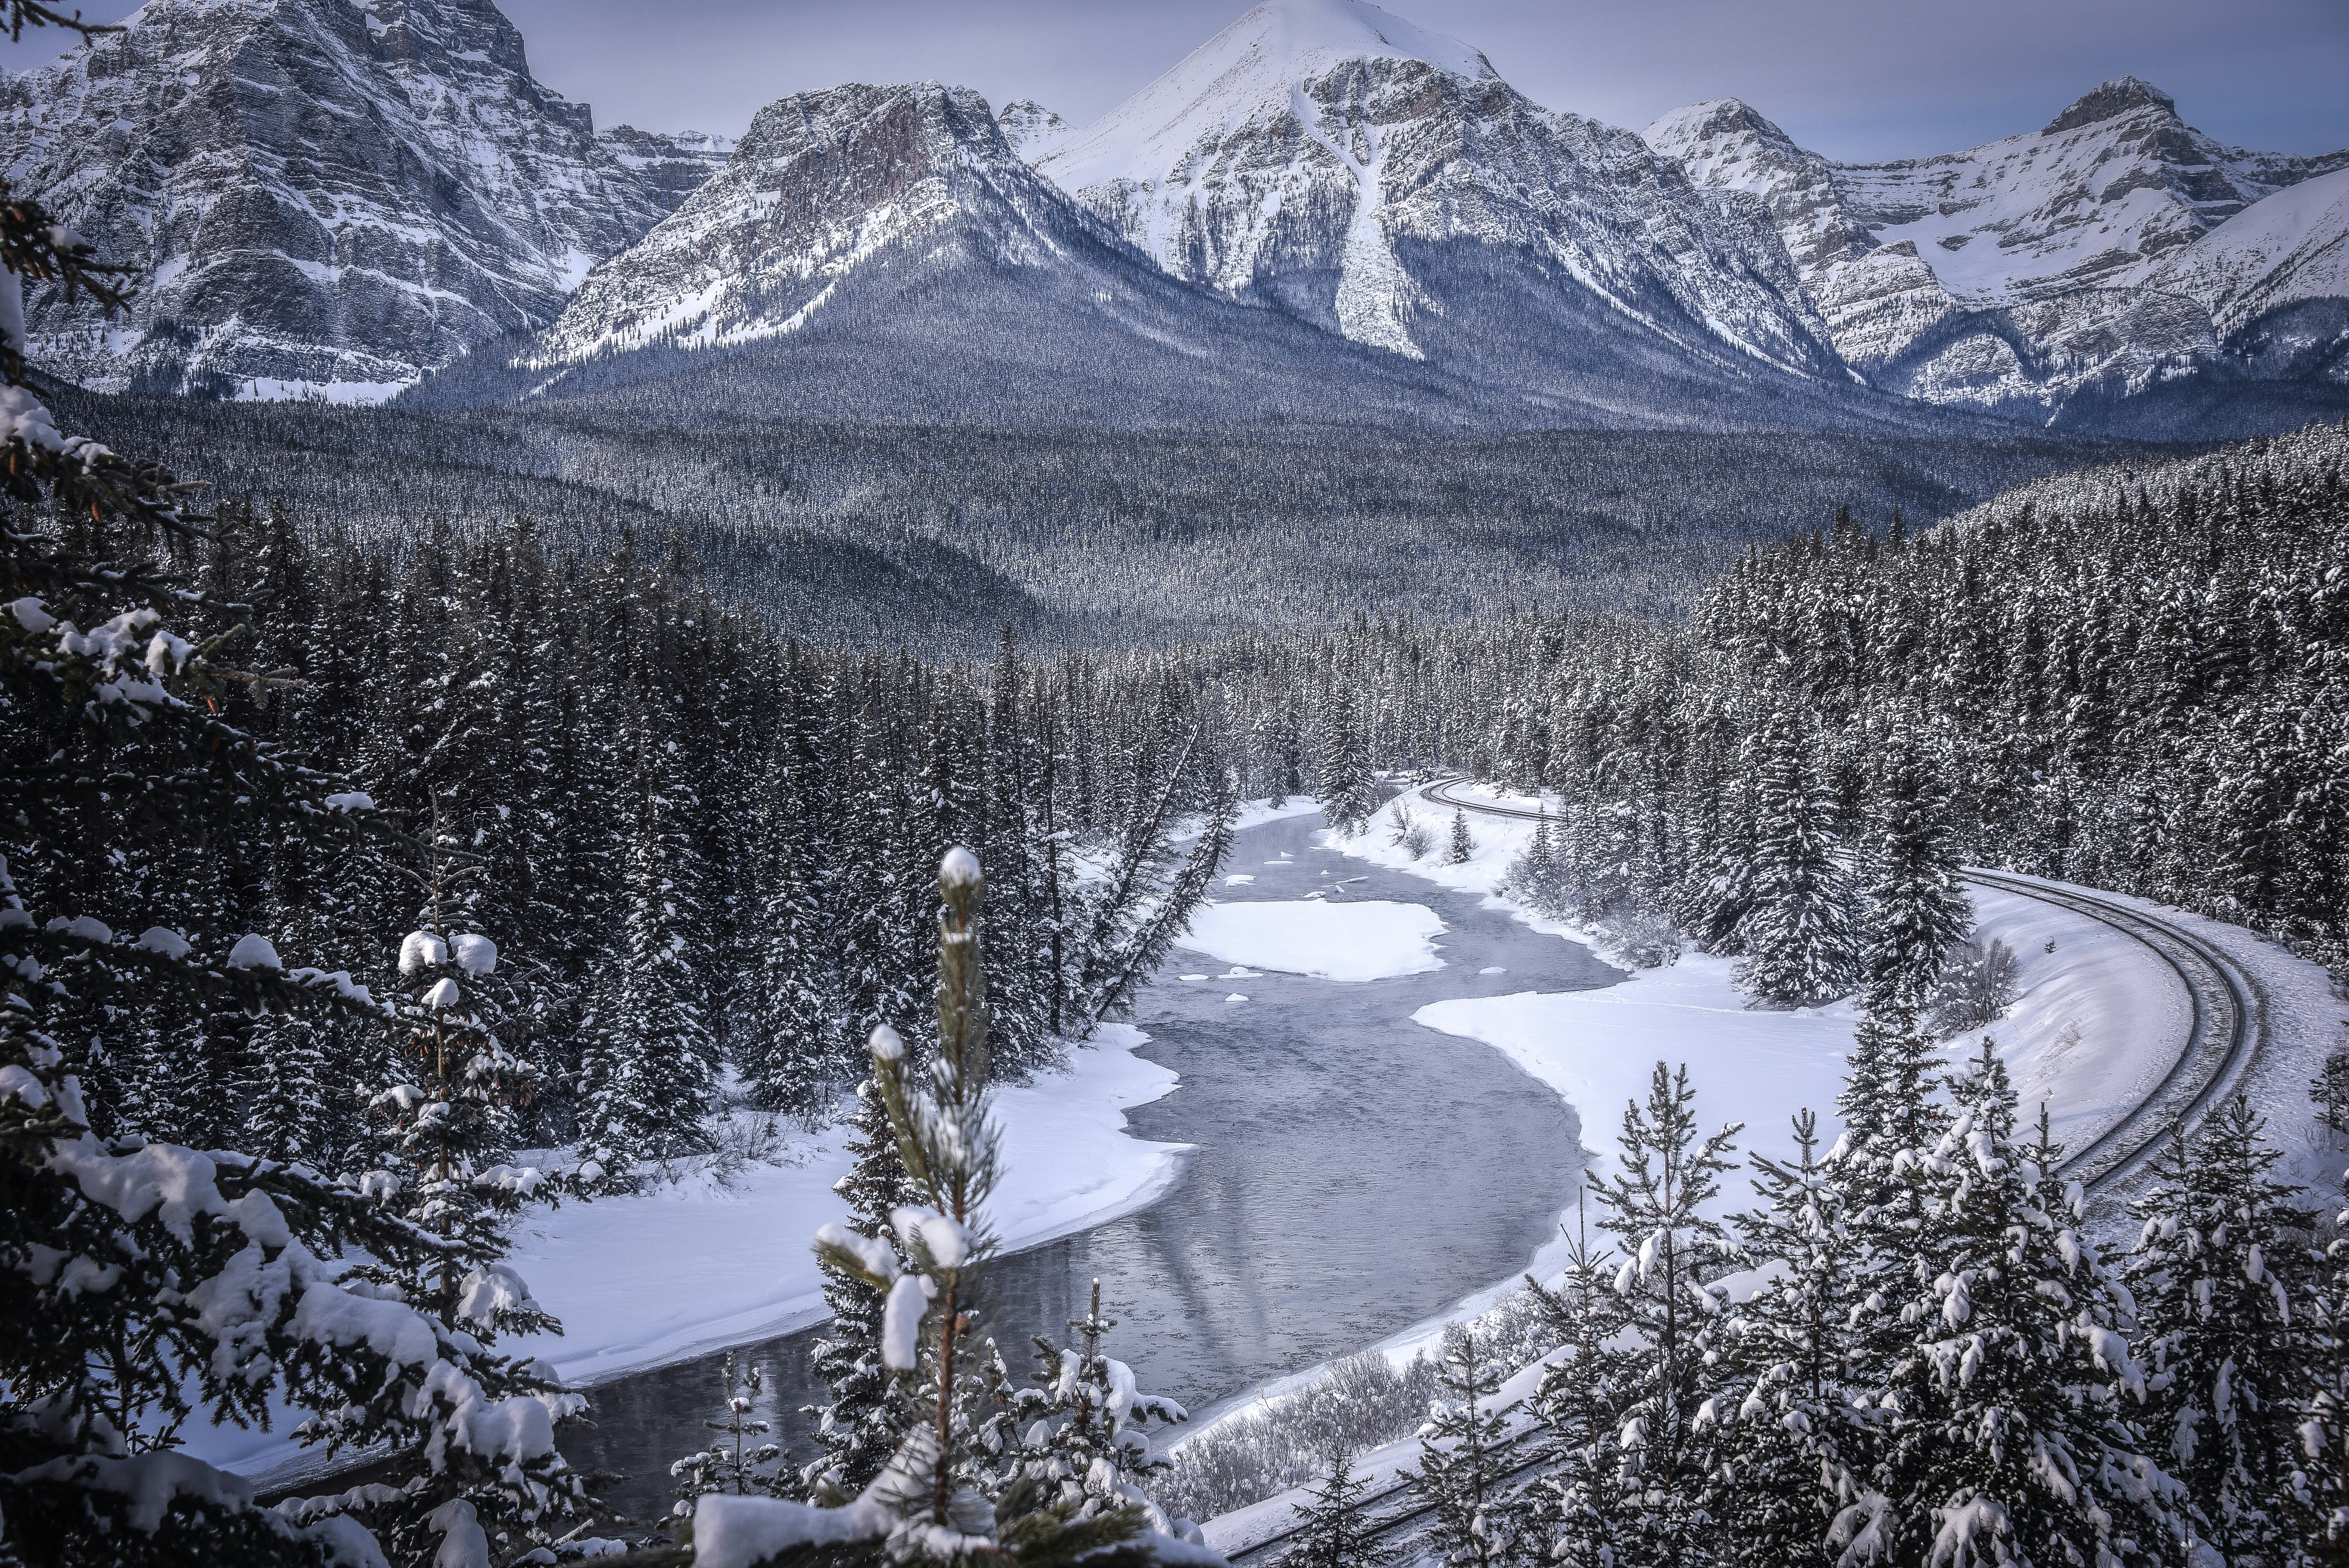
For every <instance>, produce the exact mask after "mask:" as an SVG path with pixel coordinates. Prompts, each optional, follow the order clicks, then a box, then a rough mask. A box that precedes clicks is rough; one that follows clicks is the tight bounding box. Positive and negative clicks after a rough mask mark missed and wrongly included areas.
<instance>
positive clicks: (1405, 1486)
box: [1226, 779, 2267, 1563]
mask: <svg viewBox="0 0 2349 1568" xmlns="http://www.w3.org/2000/svg"><path fill="white" fill-rule="evenodd" d="M1464 783H1466V780H1464V779H1438V780H1437V781H1436V782H1434V783H1433V784H1429V785H1426V786H1423V788H1422V789H1420V791H1419V794H1420V798H1421V799H1423V800H1426V801H1428V802H1430V803H1431V804H1433V805H1438V806H1451V807H1454V808H1457V809H1458V810H1466V811H1477V812H1482V813H1483V814H1484V815H1485V816H1488V817H1515V818H1519V819H1522V820H1528V821H1532V820H1539V819H1540V818H1541V816H1542V815H1543V813H1542V812H1540V811H1537V810H1536V811H1528V810H1524V809H1523V808H1522V807H1516V806H1496V805H1494V804H1493V803H1491V802H1490V801H1485V800H1474V799H1462V798H1460V797H1459V796H1457V795H1455V794H1454V793H1452V791H1453V790H1455V789H1458V788H1460V787H1461V786H1462V785H1464ZM1964 879H1965V880H1966V881H1967V882H1971V883H1972V884H1974V885H1975V886H1977V887H1984V888H1994V889H1996V890H1998V891H1999V892H2009V893H2014V894H2017V895H2019V896H2021V897H2023V898H2031V899H2036V900H2038V901H2039V902H2040V903H2049V904H2054V905H2055V906H2056V907H2057V908H2059V909H2064V910H2068V911H2070V912H2071V913H2075V914H2079V915H2084V916H2085V917H2086V918H2088V919H2090V920H2093V921H2095V922H2096V923H2099V924H2101V925H2105V926H2108V927H2110V928H2111V929H2112V930H2115V931H2117V932H2119V933H2120V934H2123V935H2124V936H2127V937H2129V938H2130V939H2132V940H2133V941H2135V942H2137V944H2140V945H2142V946H2143V947H2145V948H2147V950H2149V951H2150V952H2151V953H2152V954H2154V955H2155V956H2156V957H2157V958H2158V959H2159V960H2160V961H2161V962H2162V964H2163V965H2165V966H2167V967H2168V969H2169V970H2170V971H2171V972H2172V973H2174V974H2175V975H2177V976H2178V980H2179V981H2180V982H2181V983H2182V984H2183V985H2185V987H2186V995H2187V998H2188V1001H2189V1005H2190V1007H2191V1016H2190V1018H2189V1024H2188V1027H2187V1031H2186V1037H2185V1039H2184V1040H2183V1041H2182V1042H2181V1043H2180V1044H2179V1047H2178V1055H2177V1057H2176V1058H2175V1059H2174V1060H2173V1061H2172V1062H2171V1063H2170V1065H2169V1067H2168V1070H2167V1071H2166V1072H2164V1073H2163V1075H2162V1078H2161V1081H2160V1082H2159V1083H2158V1084H2156V1085H2155V1086H2154V1088H2153V1090H2152V1092H2151V1093H2149V1094H2147V1096H2146V1097H2145V1098H2144V1099H2141V1100H2139V1101H2138V1102H2137V1105H2136V1106H2134V1107H2133V1108H2131V1109H2129V1111H2128V1112H2127V1114H2125V1115H2123V1116H2122V1117H2121V1118H2120V1119H2118V1120H2116V1121H2115V1122H2114V1123H2113V1124H2112V1125H2111V1126H2110V1127H2108V1128H2106V1130H2104V1131H2103V1132H2101V1133H2099V1134H2098V1135H2097V1136H2096V1137H2095V1138H2094V1139H2092V1140H2089V1143H2088V1145H2087V1147H2086V1148H2085V1149H2082V1150H2080V1151H2079V1152H2078V1153H2076V1154H2072V1155H2069V1156H2067V1157H2066V1158H2065V1160H2064V1165H2063V1170H2062V1174H2063V1175H2064V1178H2065V1179H2066V1180H2067V1181H2078V1182H2079V1183H2080V1185H2081V1186H2082V1187H2083V1188H2084V1189H2085V1190H2086V1191H2088V1192H2089V1193H2090V1194H2091V1195H2095V1196H2106V1195H2109V1194H2111V1193H2112V1192H2113V1191H2115V1189H2116V1188H2117V1187H2118V1186H2119V1185H2120V1184H2121V1183H2122V1182H2124V1181H2127V1180H2128V1179H2129V1178H2130V1177H2132V1176H2134V1175H2136V1174H2137V1172H2138V1171H2142V1170H2143V1169H2144V1168H2145V1167H2146V1165H2147V1163H2149V1162H2150V1161H2152V1159H2153V1157H2154V1156H2155V1155H2156V1154H2157V1153H2158V1152H2159V1150H2160V1148H2161V1145H2162V1144H2163V1142H2165V1141H2166V1140H2168V1138H2169V1137H2170V1136H2171V1135H2172V1134H2173V1133H2174V1132H2175V1131H2176V1130H2178V1129H2179V1128H2181V1127H2186V1128H2190V1127H2192V1126H2194V1125H2195V1124H2197V1123H2199V1121H2200V1120H2201V1119H2202V1117H2203V1116H2204V1115H2205V1114H2207V1113H2208V1112H2209V1109H2210V1108H2211V1107H2212V1106H2213V1105H2215V1104H2217V1103H2218V1102H2219V1101H2220V1099H2224V1098H2225V1097H2226V1096H2227V1095H2228V1094H2230V1093H2231V1092H2233V1090H2234V1089H2235V1088H2237V1087H2238V1086H2239V1085H2240V1084H2241V1083H2242V1081H2243V1079H2244V1078H2245V1077H2246V1076H2247V1075H2248V1074H2249V1073H2250V1071H2251V1064H2252V1062H2253V1061H2254V1060H2255V1059H2256V1058H2257V1057H2258V1055H2259V1051H2260V1047H2261V1042H2262V1041H2263V1040H2264V1039H2265V1037H2266V1032H2267V1019H2266V1014H2265V1009H2264V1005H2263V1003H2262V1001H2261V995H2260V991H2259V988H2258V986H2257V985H2254V984H2253V983H2252V981H2251V975H2249V974H2248V973H2246V972H2245V971H2244V969H2243V967H2242V965H2239V964H2237V963H2236V962H2235V961H2234V960H2233V959H2232V958H2230V957H2229V956H2228V955H2227V954H2225V953H2223V952H2221V951H2220V949H2219V948H2218V947H2216V946H2214V945H2213V944H2210V943H2209V942H2207V941H2205V940H2203V939H2202V938H2201V937H2200V936H2198V935H2196V934H2194V933H2192V932H2190V931H2188V930H2185V929H2184V928H2183V927H2180V926H2178V925H2173V924H2171V923H2169V922H2168V921H2166V920H2163V919H2161V918H2160V917H2159V916H2158V915H2150V914H2147V913H2145V912H2144V911H2142V910H2138V909H2133V908H2131V907H2129V906H2128V905H2127V904H2125V903H2118V902H2116V901H2115V900H2112V899H2109V898H2106V897H2104V896H2102V895H2099V894H2097V893H2095V892H2089V891H2087V890H2085V889H2081V888H2075V887H2071V886H2068V885H2065V884H2063V883H2054V882H2042V881H2040V880H2038V879H2037V878H2033V877H2021V876H2016V875H2013V873H2011V872H1994V871H1988V870H1983V869H1981V868H1968V869H1967V870H1966V872H1964ZM1539 1431H1540V1428H1539V1427H1538V1426H1533V1427H1529V1428H1528V1429H1526V1431H1525V1432H1523V1433H1521V1434H1519V1435H1518V1436H1516V1437H1515V1438H1513V1439H1510V1442H1509V1444H1508V1448H1509V1449H1517V1448H1519V1447H1520V1446H1521V1445H1524V1444H1526V1443H1528V1442H1530V1441H1531V1440H1532V1439H1534V1438H1535V1437H1536V1436H1537V1434H1538V1433H1539ZM1542 1462H1543V1461H1542V1460H1541V1458H1540V1457H1539V1456H1536V1457H1533V1458H1529V1459H1527V1460H1525V1461H1524V1462H1522V1463H1520V1464H1517V1465H1516V1466H1513V1467H1512V1468H1511V1469H1510V1470H1508V1471H1507V1472H1506V1474H1505V1475H1504V1476H1503V1477H1502V1480H1504V1481H1509V1480H1516V1478H1517V1477H1519V1476H1521V1475H1524V1474H1526V1473H1527V1472H1529V1471H1532V1470H1537V1469H1538V1468H1539V1467H1540V1466H1541V1464H1542ZM1411 1495H1412V1488H1411V1485H1410V1483H1409V1482H1407V1481H1405V1482H1398V1483H1396V1484H1395V1485H1393V1486H1391V1487H1388V1488H1386V1489H1384V1490H1383V1491H1378V1492H1374V1493H1372V1494H1371V1496H1369V1497H1366V1498H1364V1499H1363V1500H1362V1506H1364V1507H1365V1508H1369V1507H1375V1506H1376V1505H1377V1504H1379V1503H1381V1502H1386V1501H1392V1500H1395V1499H1397V1498H1402V1497H1406V1496H1411ZM1431 1512H1433V1504H1432V1503H1424V1502H1419V1501H1415V1500H1414V1501H1413V1502H1412V1503H1411V1504H1410V1505H1408V1506H1406V1507H1403V1508H1402V1509H1400V1510H1397V1511H1394V1512H1392V1513H1390V1514H1385V1515H1381V1516H1377V1517H1374V1518H1373V1519H1371V1528H1372V1530H1373V1531H1374V1532H1376V1533H1378V1534H1380V1535H1388V1534H1392V1533H1393V1532H1397V1531H1400V1530H1402V1529H1404V1528H1406V1527H1408V1526H1410V1525H1412V1524H1414V1523H1416V1522H1419V1521H1420V1520H1422V1519H1423V1518H1425V1517H1426V1516H1427V1515H1428V1514H1429V1513H1431ZM1298 1533H1299V1532H1298V1531H1296V1530H1294V1529H1291V1530H1285V1531H1282V1532H1279V1533H1278V1534H1275V1535H1271V1536H1268V1537H1266V1538H1265V1539H1264V1540H1262V1541H1259V1542H1255V1543H1253V1544H1251V1545H1248V1546H1243V1547H1241V1548H1239V1549H1238V1550H1237V1551H1234V1552H1231V1553H1227V1554H1226V1555H1227V1557H1228V1559H1229V1561H1231V1562H1232V1563H1243V1562H1247V1561H1249V1560H1252V1559H1256V1558H1259V1557H1262V1556H1264V1555H1265V1554H1267V1553H1272V1552H1274V1551H1275V1550H1276V1549H1277V1548H1278V1547H1280V1546H1282V1545H1284V1544H1286V1543H1287V1542H1289V1541H1291V1540H1293V1539H1295V1537H1296V1536H1297V1534H1298Z"/></svg>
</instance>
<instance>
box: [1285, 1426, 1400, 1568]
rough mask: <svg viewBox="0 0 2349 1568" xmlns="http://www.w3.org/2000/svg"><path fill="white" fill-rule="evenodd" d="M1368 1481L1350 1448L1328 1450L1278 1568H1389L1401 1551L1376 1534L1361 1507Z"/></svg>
mask: <svg viewBox="0 0 2349 1568" xmlns="http://www.w3.org/2000/svg"><path fill="white" fill-rule="evenodd" d="M1370 1485H1371V1483H1370V1482H1369V1481H1368V1480H1365V1479H1364V1478H1363V1476H1362V1474H1361V1471H1359V1470H1356V1469H1355V1468H1354V1456H1353V1455H1352V1454H1351V1453H1350V1452H1349V1451H1347V1450H1346V1449H1337V1450H1335V1451H1334V1452H1332V1453H1331V1454H1330V1465H1329V1469H1328V1470H1327V1471H1326V1472H1325V1473H1324V1474H1323V1475H1322V1478H1321V1480H1320V1482H1319V1484H1318V1485H1316V1486H1315V1487H1314V1489H1313V1495H1312V1499H1311V1501H1308V1502H1306V1503H1305V1504H1303V1505H1302V1506H1301V1507H1299V1509H1298V1511H1297V1537H1296V1544H1295V1545H1293V1546H1291V1547H1290V1548H1289V1549H1288V1553H1286V1554H1285V1555H1284V1556H1283V1557H1282V1558H1281V1559H1280V1568H1395V1565H1396V1564H1397V1563H1400V1562H1401V1561H1402V1553H1399V1552H1397V1551H1396V1550H1395V1548H1393V1547H1392V1546H1390V1545H1388V1544H1387V1543H1386V1542H1384V1541H1383V1540H1381V1537H1380V1535H1379V1532H1378V1530H1377V1528H1376V1526H1375V1525H1373V1523H1372V1522H1371V1518H1370V1514H1369V1511H1368V1510H1367V1509H1366V1508H1365V1507H1364V1506H1363V1501H1364V1498H1363V1494H1364V1493H1365V1492H1367V1491H1370Z"/></svg>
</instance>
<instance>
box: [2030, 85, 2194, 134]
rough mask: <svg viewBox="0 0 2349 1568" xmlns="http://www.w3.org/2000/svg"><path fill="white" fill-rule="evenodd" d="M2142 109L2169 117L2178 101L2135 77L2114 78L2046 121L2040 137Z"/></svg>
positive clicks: (2175, 110)
mask: <svg viewBox="0 0 2349 1568" xmlns="http://www.w3.org/2000/svg"><path fill="white" fill-rule="evenodd" d="M2141 108H2158V109H2161V110H2163V111H2164V112H2166V113H2168V114H2176V113H2177V112H2178V100H2177V99H2176V98H2171V97H2170V96H2169V95H2168V93H2166V92H2163V91H2162V90H2161V89H2160V88H2158V87H2155V86H2154V85H2153V84H2152V83H2151V82H2148V81H2145V80H2143V79H2142V78H2140V77H2114V78H2113V79H2112V80H2111V81H2108V82H2106V83H2104V84H2103V85H2102V86H2100V87H2098V88H2096V90H2095V91H2094V92H2092V93H2089V94H2087V95H2086V96H2085V97H2084V98H2080V99H2079V100H2077V101H2076V102H2075V103H2074V104H2073V105H2072V107H2071V108H2067V109H2065V110H2064V112H2063V113H2062V114H2059V115H2057V116H2056V117H2055V118H2054V119H2051V120H2049V121H2048V122H2047V129H2044V130H2043V131H2041V132H2040V133H2039V134H2040V135H2042V136H2054V135H2056V134H2058V133H2059V132H2062V131H2066V130H2077V129H2080V127H2082V126H2084V125H2094V124H2095V123H2096V122H2097V121H2099V120H2106V119H2119V118H2120V117H2121V116H2123V115H2125V114H2129V113H2132V112H2134V111H2135V110H2137V109H2141Z"/></svg>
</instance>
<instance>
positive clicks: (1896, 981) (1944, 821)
mask: <svg viewBox="0 0 2349 1568" xmlns="http://www.w3.org/2000/svg"><path fill="white" fill-rule="evenodd" d="M1949 817H1950V799H1949V792H1948V790H1946V789H1943V788H1942V787H1941V785H1940V780H1939V778H1938V776H1937V775H1936V773H1935V771H1934V769H1932V767H1931V766H1930V763H1929V762H1928V760H1927V758H1926V757H1925V755H1924V749H1923V748H1922V747H1921V746H1920V744H1919V742H1918V739H1917V737H1916V734H1915V730H1914V726H1913V721H1912V720H1911V719H1910V717H1909V716H1907V715H1903V716H1901V717H1900V718H1899V721H1897V722H1896V723H1895V724H1894V725H1893V727H1892V730H1891V733H1890V735H1889V736H1888V737H1887V738H1886V740H1885V743H1884V747H1883V749H1882V751H1881V753H1880V755H1879V762H1878V769H1877V772H1876V777H1875V779H1874V793H1873V799H1872V800H1871V802H1870V808H1869V821H1868V839H1867V844H1866V854H1867V858H1868V867H1869V878H1870V881H1869V886H1868V912H1867V916H1866V935H1865V941H1864V942H1863V944H1862V953H1861V967H1862V971H1863V977H1864V979H1865V981H1866V984H1867V988H1868V1011H1869V1013H1871V1014H1872V1015H1875V1016H1877V1017H1878V1018H1880V1019H1882V1020H1883V1021H1885V1022H1886V1023H1888V1024H1893V1025H1894V1026H1902V1025H1901V1024H1900V1023H1899V1020H1902V1019H1904V1018H1905V1019H1908V1020H1913V1019H1915V1018H1916V1017H1917V1016H1919V1015H1920V1014H1921V1013H1922V1011H1923V1009H1924V1006H1925V1002H1926V998H1927V997H1928V996H1930V995H1931V993H1932V987H1933V982H1934V980H1935V979H1936V978H1937V977H1938V976H1939V975H1940V972H1941V955H1942V954H1945V953H1947V952H1948V951H1949V949H1950V944H1951V943H1954V942H1958V941H1960V940H1961V939H1963V937H1964V936H1965V934H1966V933H1967V932H1969V931H1971V929H1972V928H1973V906H1972V904H1971V903H1969V902H1968V901H1967V898H1966V895H1965V893H1964V892H1963V891H1962V890H1961V888H1960V887H1959V885H1958V851H1957V844H1956V841H1955V838H1954V836H1953V835H1952V834H1951V830H1950V822H1949ZM1908 1026H1913V1024H1910V1025H1908Z"/></svg>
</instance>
